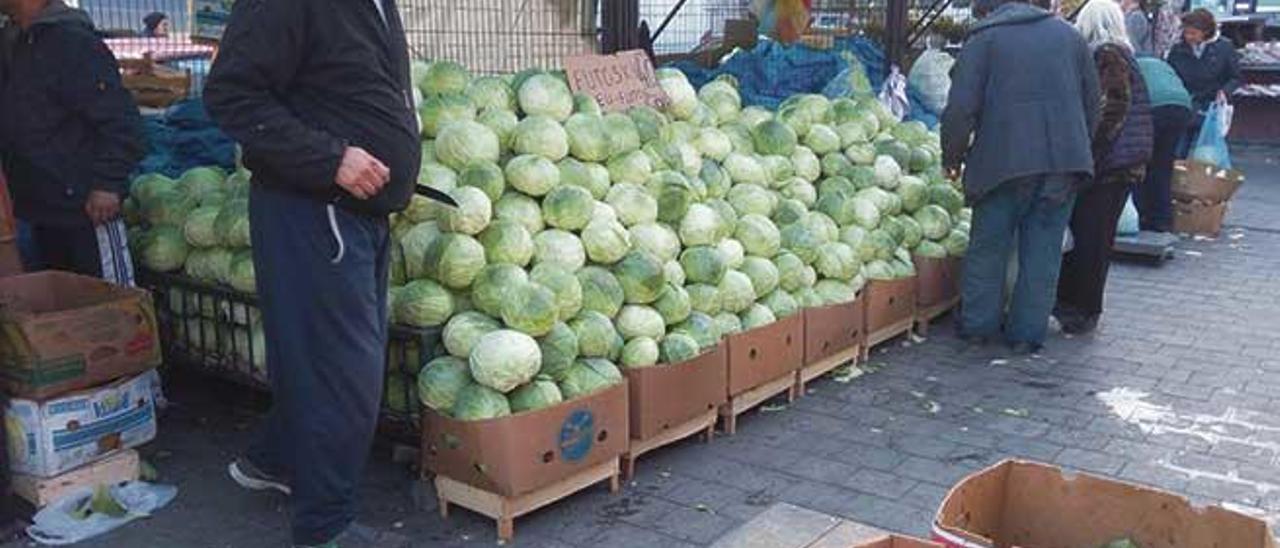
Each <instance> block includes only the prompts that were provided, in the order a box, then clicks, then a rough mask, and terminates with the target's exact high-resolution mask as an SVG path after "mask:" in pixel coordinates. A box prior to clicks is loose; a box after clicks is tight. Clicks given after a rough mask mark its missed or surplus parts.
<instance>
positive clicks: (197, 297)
mask: <svg viewBox="0 0 1280 548" xmlns="http://www.w3.org/2000/svg"><path fill="white" fill-rule="evenodd" d="M137 278H138V284H139V285H141V286H142V287H144V288H147V289H148V290H150V291H151V292H152V293H153V294H154V299H155V309H156V318H157V320H158V323H159V327H160V341H161V345H162V347H163V351H164V356H165V360H166V365H169V366H177V367H184V368H189V369H193V370H197V371H200V372H203V373H207V374H210V375H214V376H217V377H220V378H224V379H228V380H231V381H234V382H236V383H239V384H242V385H245V386H247V387H250V388H253V389H256V390H261V391H270V389H271V387H270V385H269V384H268V382H267V370H266V351H265V347H264V346H265V340H264V338H263V334H262V320H261V315H260V313H259V311H258V299H257V296H255V295H248V294H244V293H240V292H237V291H234V290H232V289H230V288H227V287H223V286H218V285H213V284H209V283H205V282H201V281H198V280H194V279H191V278H189V277H186V276H182V275H176V274H164V273H158V272H150V271H142V272H139V273H138V276H137ZM440 335H441V330H440V329H439V328H425V329H424V328H416V327H409V326H403V325H392V326H391V328H390V330H389V337H388V342H387V376H386V381H385V383H386V384H385V386H384V391H383V398H382V413H381V415H382V416H381V420H380V427H381V429H382V431H383V432H384V433H385V434H386V435H389V436H391V437H393V438H401V439H405V440H408V441H413V442H414V443H416V441H415V440H416V439H417V436H418V431H419V421H418V417H419V409H420V407H421V404H420V403H419V400H418V371H419V370H420V369H421V368H422V366H423V365H424V364H426V363H427V362H428V361H430V360H431V359H432V358H434V357H435V356H437V355H439V353H440V352H441V345H440Z"/></svg>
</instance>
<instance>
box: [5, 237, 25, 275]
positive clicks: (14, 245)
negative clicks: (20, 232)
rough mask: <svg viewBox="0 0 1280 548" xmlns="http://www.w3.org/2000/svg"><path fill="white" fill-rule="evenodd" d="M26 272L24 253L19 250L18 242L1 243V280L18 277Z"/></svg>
mask: <svg viewBox="0 0 1280 548" xmlns="http://www.w3.org/2000/svg"><path fill="white" fill-rule="evenodd" d="M25 270H26V269H25V268H24V267H23V265H22V252H21V251H20V250H19V249H18V241H17V240H8V241H0V278H7V277H9V276H17V275H18V274H22V272H23V271H25Z"/></svg>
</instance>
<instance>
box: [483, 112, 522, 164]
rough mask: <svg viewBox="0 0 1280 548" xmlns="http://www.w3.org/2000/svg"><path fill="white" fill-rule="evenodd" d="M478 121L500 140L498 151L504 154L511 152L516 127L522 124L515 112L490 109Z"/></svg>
mask: <svg viewBox="0 0 1280 548" xmlns="http://www.w3.org/2000/svg"><path fill="white" fill-rule="evenodd" d="M476 121H477V122H480V124H481V125H483V126H484V127H487V128H489V131H492V132H493V135H494V136H495V137H497V138H498V150H500V151H502V152H503V153H506V152H508V151H510V150H511V143H512V142H513V141H514V140H515V134H516V126H517V125H518V124H519V123H520V119H519V118H517V117H516V114H515V113H514V112H511V111H509V110H496V109H489V110H486V111H484V112H481V113H480V116H478V117H476Z"/></svg>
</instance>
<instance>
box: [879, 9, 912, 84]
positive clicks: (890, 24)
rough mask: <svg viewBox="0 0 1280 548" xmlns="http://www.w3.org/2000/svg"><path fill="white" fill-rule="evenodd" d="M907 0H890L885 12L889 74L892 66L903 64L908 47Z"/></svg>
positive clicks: (886, 53) (886, 71) (886, 66)
mask: <svg viewBox="0 0 1280 548" xmlns="http://www.w3.org/2000/svg"><path fill="white" fill-rule="evenodd" d="M907 1H908V0H889V5H888V11H887V12H886V13H885V20H884V31H885V32H884V34H885V39H884V42H885V60H886V61H888V62H887V63H885V66H884V71H885V75H888V74H889V71H890V69H891V67H893V66H895V65H896V66H899V67H901V66H902V59H903V56H904V55H905V53H906V48H907Z"/></svg>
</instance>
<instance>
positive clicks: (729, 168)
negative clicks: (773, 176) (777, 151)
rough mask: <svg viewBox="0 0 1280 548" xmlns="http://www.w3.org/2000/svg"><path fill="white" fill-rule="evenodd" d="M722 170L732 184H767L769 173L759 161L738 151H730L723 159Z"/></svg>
mask: <svg viewBox="0 0 1280 548" xmlns="http://www.w3.org/2000/svg"><path fill="white" fill-rule="evenodd" d="M723 167H724V171H725V173H727V174H728V175H729V180H731V181H733V182H734V184H752V185H760V186H765V185H768V184H769V173H768V172H767V171H765V169H764V166H763V165H761V164H760V161H759V160H757V159H756V158H755V157H753V156H748V155H746V154H742V153H740V152H731V153H729V155H728V156H726V157H725V159H724V165H723Z"/></svg>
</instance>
